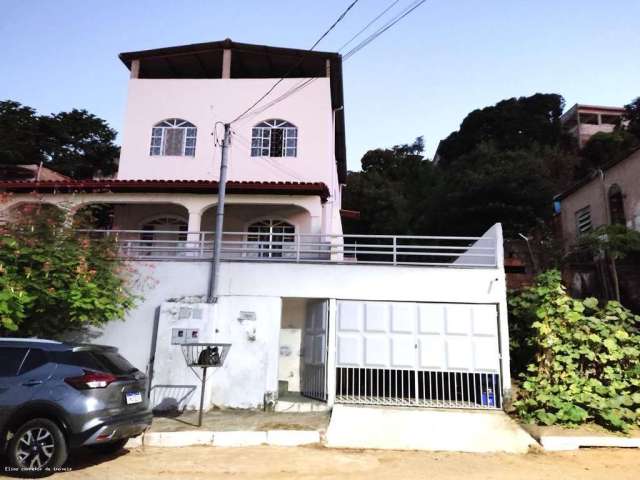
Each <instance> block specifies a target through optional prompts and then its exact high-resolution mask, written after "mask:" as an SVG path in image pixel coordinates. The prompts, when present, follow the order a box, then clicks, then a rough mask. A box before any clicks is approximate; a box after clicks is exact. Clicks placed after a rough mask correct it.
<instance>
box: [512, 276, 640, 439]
mask: <svg viewBox="0 0 640 480" xmlns="http://www.w3.org/2000/svg"><path fill="white" fill-rule="evenodd" d="M509 303H510V307H511V312H512V315H513V316H514V317H515V318H514V320H515V322H516V323H517V324H518V325H521V326H522V325H529V326H530V327H529V328H530V332H532V333H533V335H532V336H531V338H530V339H529V341H528V345H529V346H530V348H531V350H532V352H533V359H532V362H531V363H529V365H528V366H527V368H526V372H525V373H522V374H521V375H520V378H521V381H522V383H521V389H520V393H519V398H518V399H517V400H516V401H515V402H514V407H515V409H516V412H517V413H518V415H519V416H521V417H522V418H523V419H524V420H526V421H528V422H536V423H542V424H545V425H552V424H563V425H578V424H582V423H586V422H595V423H597V424H600V425H602V426H604V427H606V428H609V429H612V430H622V431H627V430H628V429H629V428H631V427H633V426H638V425H639V423H640V363H639V361H640V332H639V330H638V322H639V321H640V317H638V316H635V315H633V314H632V313H631V312H630V311H629V310H627V309H626V308H624V307H623V306H622V305H620V304H619V303H618V302H608V303H607V304H606V305H604V306H600V305H599V304H598V301H597V300H596V299H595V298H586V299H584V300H578V299H574V298H571V297H570V296H569V295H568V294H567V292H566V289H565V287H564V286H563V285H562V283H561V281H560V273H559V272H558V271H556V270H551V271H549V272H546V273H544V274H542V275H540V276H539V277H538V279H537V281H536V284H535V285H534V286H533V287H530V288H528V289H526V290H524V291H523V292H522V293H521V294H518V295H516V296H514V297H512V298H511V299H510V301H509ZM525 330H526V328H525ZM526 343H527V342H525V346H526Z"/></svg>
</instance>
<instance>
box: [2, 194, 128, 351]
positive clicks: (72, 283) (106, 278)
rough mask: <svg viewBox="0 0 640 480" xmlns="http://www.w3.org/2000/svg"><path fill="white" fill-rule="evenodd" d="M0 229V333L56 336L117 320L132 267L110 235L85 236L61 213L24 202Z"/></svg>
mask: <svg viewBox="0 0 640 480" xmlns="http://www.w3.org/2000/svg"><path fill="white" fill-rule="evenodd" d="M15 217H16V219H15V221H14V222H12V223H9V224H7V225H5V226H3V227H1V228H0V288H1V291H0V336H3V335H7V334H12V335H20V336H39V337H49V338H59V337H60V336H61V335H62V334H63V333H65V332H67V331H70V330H73V331H78V330H82V329H84V328H85V327H87V326H90V325H92V326H99V325H102V324H104V323H106V322H108V321H110V320H114V319H121V318H123V317H124V314H125V313H126V311H127V310H128V309H129V308H131V307H132V306H133V305H134V303H135V300H136V297H135V295H134V294H133V293H132V292H131V289H130V288H129V279H130V275H131V273H133V272H132V271H130V270H128V267H127V266H126V265H125V264H123V262H121V261H119V260H118V259H117V257H116V254H117V250H116V249H117V246H116V244H115V243H114V242H112V241H110V240H109V239H90V238H88V237H87V235H86V234H85V235H82V234H78V233H77V230H76V228H77V227H79V226H82V225H78V224H76V225H70V224H67V223H66V222H65V221H64V217H63V215H62V214H61V211H60V210H58V209H57V208H52V207H51V206H47V205H27V206H25V207H23V209H22V210H21V211H18V212H17V215H16V216H15Z"/></svg>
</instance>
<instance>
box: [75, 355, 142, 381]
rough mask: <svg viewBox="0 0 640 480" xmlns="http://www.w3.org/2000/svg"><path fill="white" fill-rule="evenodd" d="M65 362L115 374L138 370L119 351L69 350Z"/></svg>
mask: <svg viewBox="0 0 640 480" xmlns="http://www.w3.org/2000/svg"><path fill="white" fill-rule="evenodd" d="M64 363H68V364H71V365H76V366H78V367H82V368H87V369H89V370H98V371H100V372H107V373H111V374H113V375H126V374H127V373H133V372H136V371H137V370H138V369H137V368H136V367H134V366H133V365H131V364H130V363H129V362H128V361H127V359H126V358H124V357H123V356H122V355H120V354H119V353H117V352H107V351H99V350H84V351H79V352H68V358H67V360H66V361H65V362H64Z"/></svg>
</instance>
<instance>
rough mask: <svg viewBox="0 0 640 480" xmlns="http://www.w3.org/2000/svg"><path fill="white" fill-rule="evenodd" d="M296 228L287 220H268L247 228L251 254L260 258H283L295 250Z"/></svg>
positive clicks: (257, 222)
mask: <svg viewBox="0 0 640 480" xmlns="http://www.w3.org/2000/svg"><path fill="white" fill-rule="evenodd" d="M295 233H296V228H295V227H294V226H293V225H292V224H290V223H289V222H287V221H285V220H279V219H274V218H267V219H264V220H259V221H256V222H253V223H251V224H250V225H249V227H248V228H247V241H248V242H250V246H253V248H251V253H253V254H254V255H255V256H257V257H259V258H282V257H283V256H286V254H287V251H289V252H291V251H292V250H293V249H294V248H295V245H294V242H295Z"/></svg>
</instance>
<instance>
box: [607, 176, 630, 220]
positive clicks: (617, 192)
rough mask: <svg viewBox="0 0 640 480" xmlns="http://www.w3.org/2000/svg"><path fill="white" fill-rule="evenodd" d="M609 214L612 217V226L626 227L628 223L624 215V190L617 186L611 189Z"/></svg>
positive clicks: (612, 186)
mask: <svg viewBox="0 0 640 480" xmlns="http://www.w3.org/2000/svg"><path fill="white" fill-rule="evenodd" d="M609 214H610V215H611V224H613V225H615V224H619V225H624V224H626V223H627V219H626V218H625V215H624V198H623V196H622V190H621V189H620V186H619V185H617V184H614V185H611V187H610V188H609Z"/></svg>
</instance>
